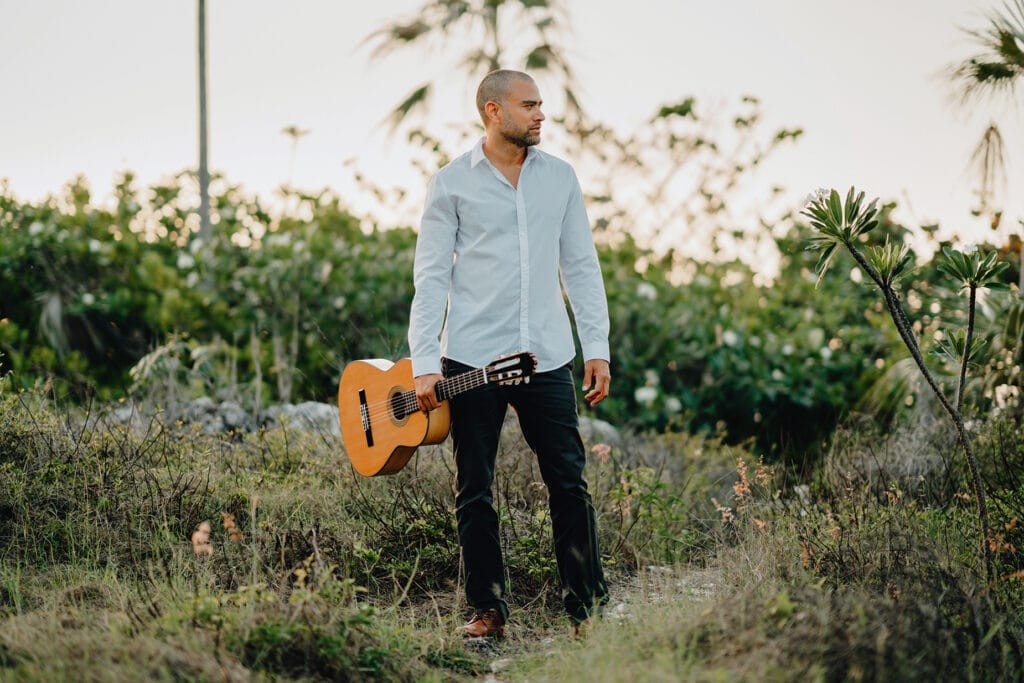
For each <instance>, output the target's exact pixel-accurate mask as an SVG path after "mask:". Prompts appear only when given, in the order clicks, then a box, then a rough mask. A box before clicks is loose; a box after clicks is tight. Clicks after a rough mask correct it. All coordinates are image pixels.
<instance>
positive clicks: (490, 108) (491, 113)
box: [484, 100, 501, 123]
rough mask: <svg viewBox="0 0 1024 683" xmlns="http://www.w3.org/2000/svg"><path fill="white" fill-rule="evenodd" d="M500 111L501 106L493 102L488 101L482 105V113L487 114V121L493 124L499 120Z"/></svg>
mask: <svg viewBox="0 0 1024 683" xmlns="http://www.w3.org/2000/svg"><path fill="white" fill-rule="evenodd" d="M500 111H501V105H500V104H498V103H497V102H495V101H494V100H489V101H488V102H487V104H485V105H484V113H485V114H487V119H488V120H489V121H491V122H493V123H498V120H499V119H500V118H501V114H500V113H499V112H500Z"/></svg>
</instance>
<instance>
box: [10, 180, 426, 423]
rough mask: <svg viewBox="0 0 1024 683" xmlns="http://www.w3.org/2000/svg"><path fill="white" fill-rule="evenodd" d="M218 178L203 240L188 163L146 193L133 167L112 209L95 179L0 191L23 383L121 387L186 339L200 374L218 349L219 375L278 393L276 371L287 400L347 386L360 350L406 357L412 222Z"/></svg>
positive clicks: (13, 350)
mask: <svg viewBox="0 0 1024 683" xmlns="http://www.w3.org/2000/svg"><path fill="white" fill-rule="evenodd" d="M213 190H214V197H213V199H212V202H213V208H214V223H215V224H216V226H217V234H216V236H215V238H214V240H213V242H212V244H211V245H210V248H209V249H205V248H204V249H203V250H193V249H190V248H188V247H189V246H196V245H198V244H200V243H199V242H196V241H192V242H190V241H189V234H190V232H191V231H192V230H194V226H193V225H192V223H194V218H195V215H194V214H193V213H192V206H193V197H192V192H193V191H194V188H193V184H192V181H191V179H190V178H189V177H187V176H184V175H182V176H179V177H176V178H173V179H171V180H169V181H168V182H167V183H166V184H162V185H157V186H154V187H152V188H150V189H148V190H147V191H145V192H139V191H137V190H136V189H135V188H134V186H133V179H132V177H131V175H130V174H128V175H126V176H125V177H124V178H123V179H122V181H121V182H120V183H119V184H118V186H117V188H116V193H115V196H116V201H117V203H116V206H115V207H114V208H113V209H104V208H101V207H99V206H96V205H95V204H93V203H90V199H89V191H88V189H87V187H86V186H85V184H84V181H81V180H77V181H75V182H73V183H71V184H70V185H69V186H68V187H67V188H66V189H65V191H64V193H63V194H62V195H61V196H58V197H50V198H49V199H47V200H45V201H44V202H42V203H40V204H27V203H21V202H18V201H17V200H16V199H15V198H14V197H13V196H12V195H11V194H10V193H9V192H5V193H4V194H2V195H0V233H2V234H3V240H2V241H0V288H2V289H3V291H4V292H5V296H4V298H3V300H2V301H0V321H2V323H0V351H2V352H3V354H4V358H3V359H2V362H3V363H4V366H3V369H4V370H14V371H15V374H14V379H15V382H17V383H18V384H20V385H21V386H30V385H31V384H32V382H34V381H35V380H36V378H40V377H42V378H45V377H47V376H52V377H53V378H54V379H56V380H59V381H61V382H62V383H65V384H66V386H68V387H69V388H70V389H71V390H72V391H73V392H74V393H75V394H77V395H79V396H81V395H85V394H87V393H89V392H90V391H93V390H96V391H98V393H99V395H100V396H101V397H102V398H107V399H110V398H114V397H117V396H123V395H124V393H125V392H126V390H127V389H128V388H129V386H130V385H131V380H132V379H133V378H131V377H129V374H128V371H129V369H130V368H132V367H133V366H134V365H135V364H136V363H138V362H139V361H140V359H142V358H143V356H145V355H146V354H147V353H148V352H150V351H152V350H153V349H154V348H157V347H160V346H162V345H163V344H165V343H172V344H175V345H178V347H179V348H177V350H176V353H177V355H178V356H180V357H181V358H180V360H181V361H182V362H184V363H187V364H190V365H191V367H192V370H194V371H195V370H199V369H201V368H200V366H202V365H203V364H206V363H209V362H210V361H211V360H216V359H218V358H219V359H220V360H221V361H222V362H221V366H222V367H223V368H224V369H225V372H224V374H223V375H222V376H220V377H217V378H216V379H217V380H219V381H217V382H215V384H217V386H216V388H217V389H218V390H221V391H226V392H228V393H230V394H234V395H236V396H237V395H238V394H239V392H241V391H242V390H243V389H246V388H248V389H250V391H248V392H247V393H246V398H247V399H249V402H250V403H256V404H259V402H260V400H261V399H262V398H263V395H264V394H266V395H268V396H269V395H270V394H271V392H270V390H269V389H267V388H264V387H263V386H262V382H261V381H260V378H261V376H262V373H263V371H264V369H265V370H266V374H267V376H268V379H269V380H272V381H273V382H274V383H275V384H276V387H275V389H276V391H274V392H273V395H275V396H276V397H277V398H278V399H280V400H282V401H288V400H290V399H291V397H292V396H295V395H299V396H316V397H323V396H329V395H331V394H333V393H334V391H335V388H334V387H336V381H337V376H338V374H339V369H340V368H341V367H342V366H343V365H344V364H345V363H346V362H347V361H348V360H349V359H352V358H364V357H390V356H395V355H397V351H398V349H399V348H400V347H401V345H402V344H403V343H404V341H403V340H404V335H405V329H404V328H405V321H406V318H407V316H408V304H407V302H408V300H409V299H410V298H411V295H412V284H411V278H410V277H409V276H408V273H409V271H410V270H411V263H412V253H413V252H412V249H413V244H414V241H415V236H414V234H413V233H412V232H411V231H409V230H403V229H395V230H389V231H386V232H376V231H374V230H369V231H365V232H364V229H363V226H362V223H361V221H360V220H359V219H357V218H355V217H354V216H352V215H351V214H350V213H349V212H348V211H347V210H346V209H345V208H344V206H343V204H342V202H341V200H340V198H338V197H337V196H335V195H332V194H330V193H328V192H322V193H319V194H314V195H306V194H301V193H297V192H296V193H293V194H289V195H287V196H286V197H285V200H286V202H287V203H288V205H289V206H290V207H291V209H290V212H289V213H288V214H286V215H285V216H282V217H279V218H272V217H271V216H270V215H269V214H267V213H266V212H265V211H264V210H263V209H262V207H261V206H260V204H259V202H258V201H257V200H255V199H252V198H249V197H246V196H244V195H243V194H242V192H241V190H240V189H239V188H237V187H234V186H230V185H228V184H226V183H224V182H223V181H222V180H221V181H219V182H217V183H215V185H214V188H213ZM140 195H141V196H140ZM7 293H10V296H7ZM181 345H184V347H185V349H182V348H180V346H181ZM179 367H180V366H179ZM142 374H143V375H144V374H145V373H142ZM239 374H241V375H242V376H243V380H242V381H241V383H239V382H238V381H237V378H238V376H239ZM135 379H138V378H137V377H136V378H135Z"/></svg>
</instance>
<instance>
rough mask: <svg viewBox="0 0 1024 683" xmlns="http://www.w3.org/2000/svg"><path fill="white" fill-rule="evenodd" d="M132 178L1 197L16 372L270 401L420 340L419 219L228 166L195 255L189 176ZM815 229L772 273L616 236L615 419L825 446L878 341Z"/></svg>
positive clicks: (8, 350) (3, 264)
mask: <svg viewBox="0 0 1024 683" xmlns="http://www.w3.org/2000/svg"><path fill="white" fill-rule="evenodd" d="M133 182H134V181H133V180H132V178H131V176H130V175H128V176H126V177H125V178H124V179H122V181H121V182H120V183H119V184H118V186H117V188H116V192H115V198H116V203H115V205H114V207H113V208H103V207H102V206H99V205H97V204H96V203H95V202H93V201H91V200H90V198H89V193H88V189H87V188H86V187H85V185H84V184H83V182H81V181H76V182H74V183H72V184H70V185H69V186H68V187H67V188H66V189H65V191H64V193H63V194H62V195H59V196H56V197H51V198H49V199H48V200H46V201H44V202H42V203H39V204H33V203H23V202H19V201H18V200H17V199H16V198H15V197H13V196H12V195H11V194H10V193H6V194H2V195H0V202H2V210H0V221H2V225H0V232H2V234H3V236H4V239H3V240H0V287H2V288H3V289H4V291H5V292H7V291H10V292H13V295H12V296H11V297H4V299H3V300H2V301H0V308H2V310H0V321H2V322H0V353H3V357H0V363H3V370H4V371H5V372H6V371H10V370H13V371H14V372H13V375H12V380H13V382H14V383H15V385H17V386H21V387H29V386H34V385H35V384H36V383H37V382H39V383H40V384H41V383H43V382H45V381H46V380H47V379H48V378H49V379H51V380H52V382H53V383H54V384H53V385H52V386H53V387H54V389H55V391H56V393H57V394H58V395H64V394H65V392H66V391H67V390H68V389H70V390H71V392H72V393H73V395H76V396H79V397H84V396H87V395H90V394H93V393H94V394H96V395H97V396H98V397H100V398H102V399H115V398H120V397H123V396H125V395H127V394H128V393H129V391H131V393H133V394H135V395H137V396H145V397H148V398H149V399H151V400H153V401H156V402H157V403H158V404H160V405H164V406H169V405H173V403H174V401H175V400H182V399H188V398H193V397H195V396H196V395H217V396H219V397H220V398H222V399H224V398H231V399H233V400H237V401H239V402H242V403H244V404H245V405H246V406H248V407H249V408H251V409H253V410H254V411H256V412H258V411H259V408H260V406H264V405H266V404H267V403H268V402H269V401H270V400H277V401H289V400H292V399H294V398H296V397H302V398H316V399H321V400H323V399H326V398H327V397H329V396H332V395H333V394H334V392H335V388H336V382H337V376H338V374H339V373H340V369H341V367H343V366H344V364H345V363H347V362H348V361H349V360H351V359H353V358H373V357H383V358H397V357H400V356H401V355H403V354H404V353H406V342H405V334H406V323H407V318H408V306H409V302H410V300H411V296H412V284H411V282H412V278H411V270H412V258H413V247H414V243H415V234H414V233H413V232H412V231H410V230H406V229H391V230H377V229H369V228H366V227H365V226H364V221H361V220H360V219H358V218H356V217H354V216H353V215H351V214H350V213H349V212H348V211H347V210H346V209H345V207H344V204H343V202H342V200H341V199H340V198H339V197H337V196H335V195H333V194H331V193H329V192H322V193H318V194H302V193H299V192H290V193H288V194H286V196H285V201H286V203H285V207H286V208H285V209H284V210H283V211H282V212H281V214H280V215H277V216H271V215H269V214H268V213H267V212H266V211H265V210H263V208H262V207H261V205H260V203H259V202H258V201H257V200H255V199H252V198H250V197H247V196H246V195H245V194H244V193H243V192H242V191H241V190H240V189H239V188H237V187H233V186H231V185H229V184H227V183H226V182H224V181H223V179H219V180H217V181H216V182H215V183H214V186H213V194H214V196H213V207H214V222H215V225H216V227H217V230H216V234H215V239H214V241H213V243H212V244H211V246H210V249H209V250H205V249H204V250H201V251H200V250H197V251H195V252H193V250H192V249H191V248H190V245H191V244H192V243H190V242H189V241H188V240H189V235H190V232H191V230H193V229H194V226H192V222H194V214H192V213H191V207H192V206H193V204H194V196H193V194H194V183H193V180H192V179H191V177H190V176H186V175H183V176H180V177H177V178H173V179H171V180H169V181H167V182H166V183H163V184H159V185H156V186H154V187H152V188H148V189H145V190H139V189H137V188H135V187H134V184H133ZM797 238H798V233H792V234H789V235H786V236H784V237H781V238H778V239H779V250H780V251H782V252H783V254H784V255H783V257H782V260H781V262H780V268H781V272H780V274H779V275H778V277H777V278H776V281H775V283H774V286H765V285H764V284H763V283H762V282H761V281H760V280H759V279H758V276H757V275H756V274H755V273H754V272H753V271H751V270H750V268H749V267H747V266H745V265H743V264H741V263H738V262H724V263H716V262H710V263H698V262H694V261H691V260H689V259H685V258H683V257H682V256H680V255H678V254H675V253H674V252H670V253H667V254H664V255H658V254H656V253H655V252H653V251H651V250H649V249H646V248H643V247H641V246H640V245H639V244H638V243H637V242H636V241H634V240H632V239H631V238H629V237H628V236H624V237H623V238H622V239H621V240H619V241H618V243H617V244H614V245H612V244H604V243H602V244H601V245H600V247H599V255H600V258H601V262H602V267H603V268H604V271H605V280H606V287H607V291H608V298H609V305H610V309H611V316H612V335H613V338H612V348H613V349H615V350H616V353H615V358H614V359H613V362H614V366H615V374H616V389H615V391H614V392H613V394H612V397H611V398H609V399H608V400H606V401H605V402H604V403H603V404H602V406H601V409H600V411H599V412H598V413H597V415H599V416H600V417H602V418H604V419H609V420H611V421H613V422H615V423H617V424H618V425H620V426H623V427H626V426H628V427H635V428H644V429H646V428H653V429H664V428H666V427H671V428H674V429H688V430H694V431H707V432H709V433H718V432H724V433H727V434H728V436H729V438H730V439H731V440H732V441H734V442H739V441H741V440H743V439H746V438H748V437H750V436H754V437H756V439H757V443H758V445H759V447H760V448H762V449H764V450H766V451H768V450H772V449H777V450H779V451H780V452H781V451H786V450H793V451H796V452H799V451H800V450H801V449H805V448H808V447H814V446H816V444H817V443H818V442H819V441H820V440H821V439H822V438H823V437H824V435H825V434H827V432H828V429H829V426H830V425H831V424H833V423H834V421H835V420H836V419H837V417H838V416H839V415H840V414H841V412H842V410H843V409H844V407H845V406H847V405H849V404H850V403H852V402H854V401H856V399H857V398H858V397H859V396H860V394H861V393H862V392H863V391H864V389H865V388H866V387H867V386H868V385H870V383H871V382H872V381H873V380H874V378H875V377H876V376H877V374H878V369H877V368H876V367H875V365H874V363H875V359H876V357H877V355H878V354H877V352H878V349H879V342H878V341H877V340H876V337H875V335H874V334H873V332H872V331H871V330H872V325H873V323H872V321H871V320H870V319H865V318H864V315H863V311H864V308H865V306H867V299H866V298H862V297H860V296H859V293H858V295H857V296H853V297H850V296H843V297H839V296H837V297H836V299H837V300H839V301H841V303H840V304H839V305H835V303H834V302H832V303H829V302H820V303H819V301H820V300H818V299H815V298H814V297H812V296H811V293H812V288H813V283H812V282H811V281H810V280H809V277H808V274H809V268H810V265H811V264H810V262H809V261H807V260H806V259H805V258H804V257H803V256H802V255H800V254H799V252H796V251H795V250H794V249H792V244H793V243H794V241H795V240H796V239H797ZM835 286H836V288H837V289H838V288H839V287H840V286H841V285H840V284H839V283H836V285H835ZM840 331H842V332H843V334H840ZM839 339H842V343H843V344H844V345H845V348H846V349H847V353H844V354H838V353H834V351H835V350H836V348H833V347H835V344H836V343H837V340H839ZM808 424H814V425H820V426H821V429H820V430H813V431H808V430H807V429H806V426H807V425H808Z"/></svg>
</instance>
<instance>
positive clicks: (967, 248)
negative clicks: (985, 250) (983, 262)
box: [960, 243, 978, 256]
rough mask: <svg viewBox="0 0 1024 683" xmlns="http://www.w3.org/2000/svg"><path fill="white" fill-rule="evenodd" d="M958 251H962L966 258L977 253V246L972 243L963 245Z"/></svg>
mask: <svg viewBox="0 0 1024 683" xmlns="http://www.w3.org/2000/svg"><path fill="white" fill-rule="evenodd" d="M960 251H962V252H963V253H964V254H966V255H967V256H971V255H972V254H975V253H977V251H978V245H977V244H974V243H971V244H965V245H964V246H962V247H960Z"/></svg>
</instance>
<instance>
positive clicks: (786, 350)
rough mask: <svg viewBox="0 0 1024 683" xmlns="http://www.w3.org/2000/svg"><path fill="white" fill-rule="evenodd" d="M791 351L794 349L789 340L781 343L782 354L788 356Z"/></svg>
mask: <svg viewBox="0 0 1024 683" xmlns="http://www.w3.org/2000/svg"><path fill="white" fill-rule="evenodd" d="M793 351H794V349H793V345H792V344H790V343H789V342H786V343H785V344H783V345H782V355H783V356H790V355H792V354H793Z"/></svg>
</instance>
